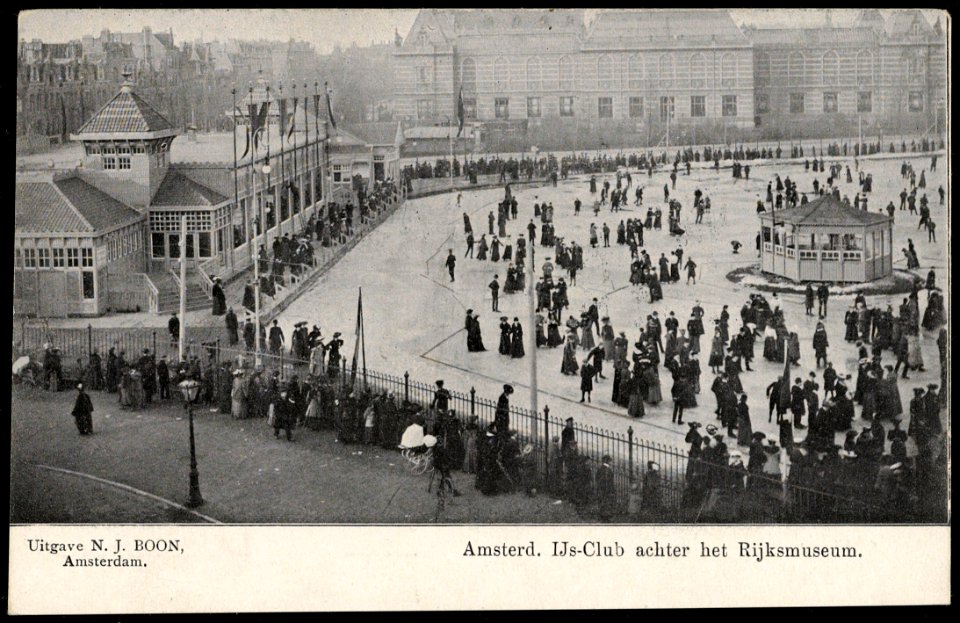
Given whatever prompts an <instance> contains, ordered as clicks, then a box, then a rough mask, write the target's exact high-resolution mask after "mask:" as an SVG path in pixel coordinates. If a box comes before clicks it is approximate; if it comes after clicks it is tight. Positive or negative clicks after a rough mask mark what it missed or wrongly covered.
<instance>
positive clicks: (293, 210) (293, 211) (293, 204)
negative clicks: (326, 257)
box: [280, 82, 300, 237]
mask: <svg viewBox="0 0 960 623" xmlns="http://www.w3.org/2000/svg"><path fill="white" fill-rule="evenodd" d="M296 124H297V83H296V82H294V83H293V111H291V113H290V132H289V135H288V136H287V137H286V138H281V139H280V141H281V142H289V139H290V138H291V137H293V149H291V150H290V152H291V155H292V156H293V175H292V176H291V182H290V215H291V216H290V228H291V229H292V230H293V235H294V237H296V235H297V228H298V224H297V221H298V220H299V219H297V215H298V214H299V211H298V210H297V208H298V207H300V206H299V203H300V202H299V200H298V198H297V193H299V192H300V188H299V182H300V180H299V178H298V177H297V135H296V133H295V132H294V131H293V130H294V128H295V127H296ZM282 132H283V133H284V134H286V133H287V131H286V128H284V129H283V130H282ZM281 136H282V135H281ZM294 182H297V183H296V184H294ZM294 188H296V189H297V193H294V192H293V189H294Z"/></svg>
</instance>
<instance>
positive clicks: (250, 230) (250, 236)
mask: <svg viewBox="0 0 960 623" xmlns="http://www.w3.org/2000/svg"><path fill="white" fill-rule="evenodd" d="M247 111H248V112H249V113H250V121H249V122H248V124H247V147H248V148H249V150H250V179H249V183H248V184H247V187H248V188H249V189H250V199H249V201H247V207H246V208H244V210H243V218H244V220H245V221H246V223H247V232H246V233H247V235H246V236H245V238H246V239H247V249H248V250H249V251H250V261H251V262H253V263H254V264H256V263H257V253H256V246H257V243H256V241H257V230H256V229H255V228H254V227H253V226H254V224H255V222H256V221H255V220H254V219H253V218H252V217H251V214H252V213H253V211H254V209H256V206H257V193H256V180H255V179H254V178H253V167H254V161H255V160H256V158H254V153H255V152H256V147H255V146H254V144H253V138H254V137H253V120H254V118H255V117H256V116H257V112H256V109H255V108H254V103H253V87H250V104H249V105H248V106H247ZM258 214H259V212H258Z"/></svg>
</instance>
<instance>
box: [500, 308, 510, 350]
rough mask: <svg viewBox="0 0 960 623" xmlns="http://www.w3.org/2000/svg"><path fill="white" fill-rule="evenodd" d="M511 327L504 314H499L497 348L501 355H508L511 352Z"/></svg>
mask: <svg viewBox="0 0 960 623" xmlns="http://www.w3.org/2000/svg"><path fill="white" fill-rule="evenodd" d="M511 335H512V334H511V327H510V323H509V322H507V317H506V316H500V348H499V349H498V350H499V352H500V354H501V355H509V354H510V353H511V343H510V338H511Z"/></svg>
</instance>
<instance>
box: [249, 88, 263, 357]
mask: <svg viewBox="0 0 960 623" xmlns="http://www.w3.org/2000/svg"><path fill="white" fill-rule="evenodd" d="M250 102H251V103H250V184H251V186H250V199H251V200H252V202H253V206H251V210H252V209H256V210H257V216H258V217H259V218H260V229H263V227H264V225H266V223H265V222H264V221H263V215H262V212H263V211H262V209H261V208H260V203H261V201H258V198H257V141H256V133H255V132H254V127H253V119H254V117H255V116H258V115H257V108H256V104H254V103H253V87H250ZM261 199H262V198H261ZM248 220H249V219H248ZM264 231H265V230H264ZM251 234H253V236H252V237H251V238H250V247H251V251H250V254H251V256H252V257H253V294H254V297H253V325H254V326H253V334H254V335H255V336H256V338H255V340H254V353H255V359H254V363H255V364H256V365H257V366H260V365H261V364H262V362H263V360H262V359H261V356H260V349H261V344H260V254H259V253H257V252H256V251H254V250H253V248H254V247H256V246H257V236H256V233H255V232H251Z"/></svg>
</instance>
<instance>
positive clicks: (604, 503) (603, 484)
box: [595, 454, 617, 521]
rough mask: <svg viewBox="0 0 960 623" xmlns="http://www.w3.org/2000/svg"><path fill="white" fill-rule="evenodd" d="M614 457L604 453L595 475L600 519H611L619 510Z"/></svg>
mask: <svg viewBox="0 0 960 623" xmlns="http://www.w3.org/2000/svg"><path fill="white" fill-rule="evenodd" d="M612 462H613V461H612V459H611V458H610V456H609V455H606V454H605V455H603V458H601V459H600V467H598V468H597V475H596V477H595V480H596V487H597V512H598V514H599V515H600V519H602V520H603V521H609V520H610V519H611V518H612V517H613V516H614V514H615V513H616V510H617V491H616V487H615V486H614V476H613V467H611V463H612Z"/></svg>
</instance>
